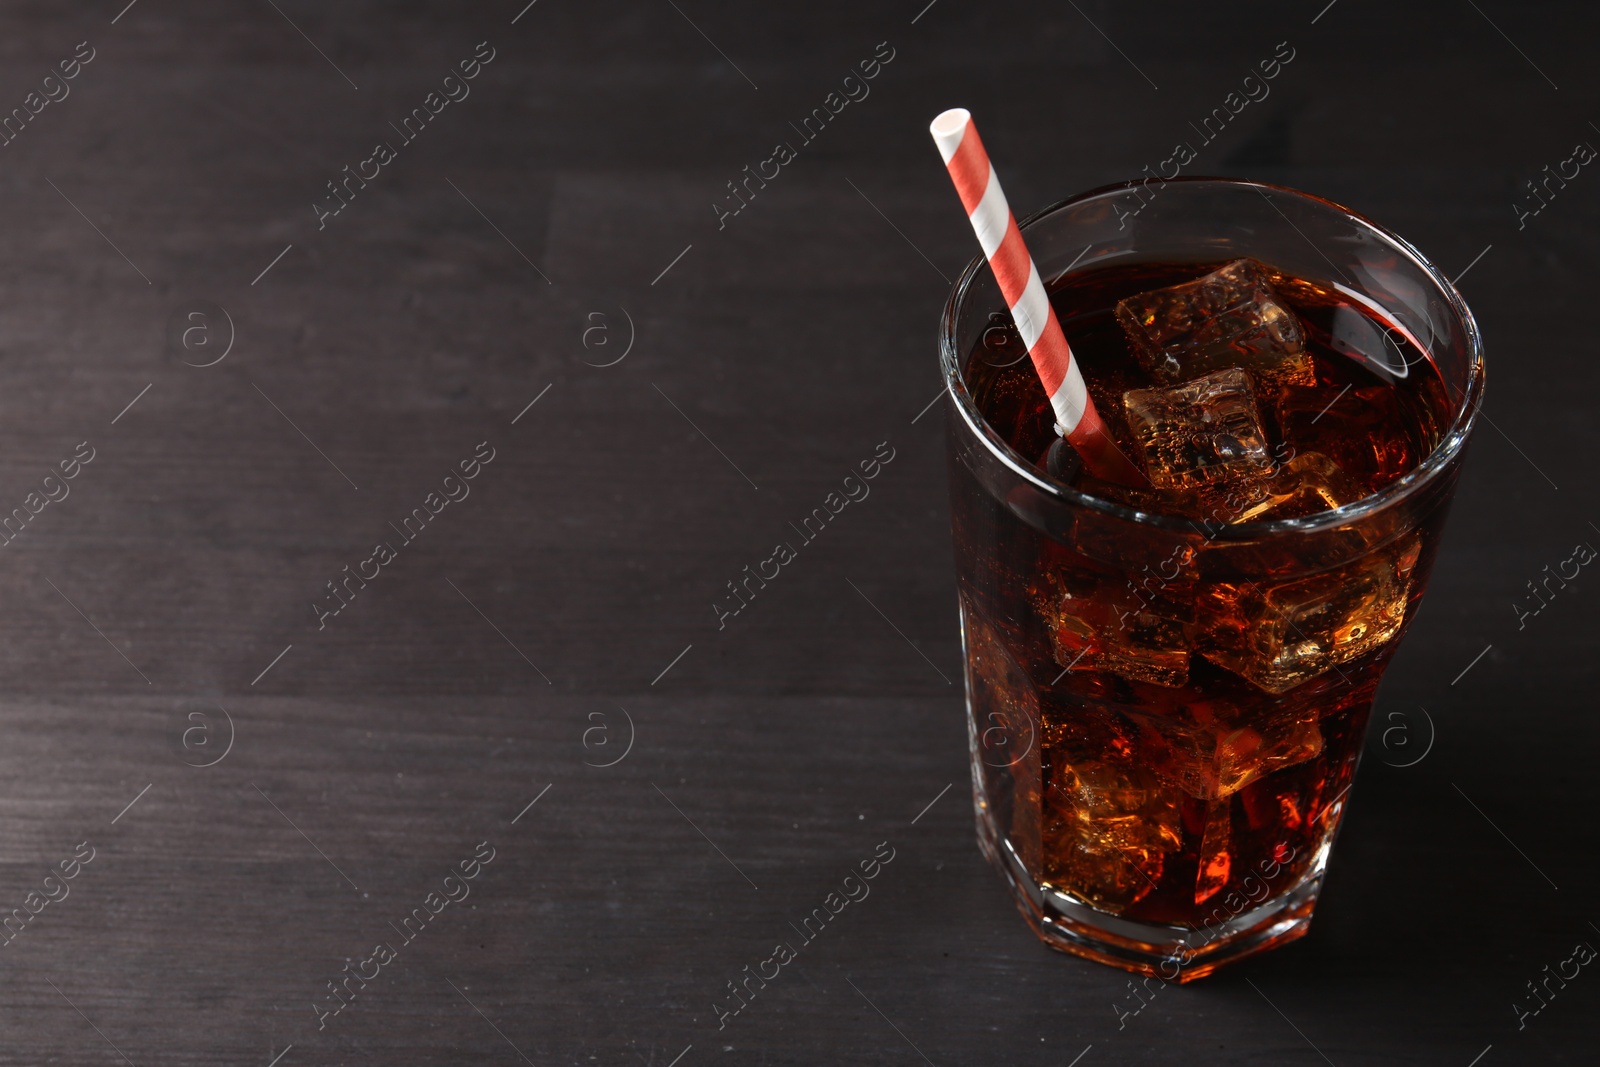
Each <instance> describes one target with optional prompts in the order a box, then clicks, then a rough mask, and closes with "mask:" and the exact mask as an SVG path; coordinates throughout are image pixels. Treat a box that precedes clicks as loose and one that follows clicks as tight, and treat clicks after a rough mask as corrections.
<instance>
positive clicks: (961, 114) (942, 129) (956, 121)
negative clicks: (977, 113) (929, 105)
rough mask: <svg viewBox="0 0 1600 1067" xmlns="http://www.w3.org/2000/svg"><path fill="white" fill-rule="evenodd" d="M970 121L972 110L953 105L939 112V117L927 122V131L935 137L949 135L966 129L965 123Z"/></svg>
mask: <svg viewBox="0 0 1600 1067" xmlns="http://www.w3.org/2000/svg"><path fill="white" fill-rule="evenodd" d="M971 121H972V112H970V111H968V110H967V109H966V108H964V107H953V108H951V109H950V110H949V111H944V112H941V113H940V114H939V117H938V118H936V119H934V120H933V121H932V122H931V123H929V124H928V132H929V133H931V134H933V135H934V136H935V137H951V136H953V135H955V134H958V133H960V132H961V131H962V130H964V129H966V127H967V123H968V122H971Z"/></svg>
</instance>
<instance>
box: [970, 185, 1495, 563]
mask: <svg viewBox="0 0 1600 1067" xmlns="http://www.w3.org/2000/svg"><path fill="white" fill-rule="evenodd" d="M1167 183H1174V184H1176V183H1182V184H1210V185H1222V186H1238V187H1240V188H1244V189H1255V190H1257V191H1261V190H1271V191H1273V192H1277V193H1285V194H1287V195H1289V196H1292V197H1296V198H1298V199H1301V200H1309V201H1312V202H1314V203H1317V204H1321V205H1323V206H1325V207H1328V208H1331V209H1333V210H1334V211H1336V212H1338V213H1340V214H1341V215H1343V216H1345V218H1346V219H1347V220H1349V221H1351V222H1353V223H1356V224H1359V225H1360V226H1363V227H1365V228H1366V229H1368V230H1370V231H1371V232H1372V233H1374V234H1375V235H1376V236H1377V237H1379V238H1380V239H1382V240H1383V241H1384V242H1386V243H1387V244H1389V245H1390V246H1392V247H1393V249H1394V250H1395V251H1396V252H1398V253H1399V254H1401V255H1402V256H1404V257H1405V258H1406V259H1408V260H1410V261H1411V262H1412V263H1413V264H1414V265H1415V266H1416V267H1417V268H1418V269H1419V270H1421V271H1422V272H1423V274H1425V275H1426V276H1427V277H1428V279H1429V280H1430V281H1431V282H1433V283H1434V285H1435V286H1437V288H1438V289H1439V291H1440V292H1441V293H1442V294H1443V295H1444V297H1445V299H1446V301H1448V303H1449V305H1450V307H1451V309H1452V310H1453V311H1454V312H1455V313H1456V315H1457V316H1458V317H1459V318H1460V320H1461V324H1462V327H1463V329H1464V332H1465V337H1466V348H1467V360H1468V368H1467V370H1468V373H1467V383H1466V387H1465V388H1464V389H1462V391H1461V399H1460V401H1459V402H1458V404H1457V410H1456V411H1455V415H1454V418H1453V419H1452V420H1451V422H1450V426H1449V428H1448V429H1447V430H1446V431H1445V432H1444V434H1443V435H1442V436H1441V437H1440V439H1439V443H1438V444H1437V445H1435V446H1434V449H1433V451H1432V452H1430V453H1428V455H1427V457H1426V458H1425V459H1424V460H1423V461H1422V462H1421V463H1419V464H1417V466H1416V467H1414V468H1412V470H1410V471H1409V472H1407V473H1406V474H1405V475H1404V476H1403V477H1401V478H1398V479H1396V480H1395V481H1393V482H1391V483H1390V484H1388V485H1386V486H1384V487H1383V488H1382V489H1380V490H1378V491H1377V492H1376V493H1372V494H1369V495H1368V496H1364V497H1362V498H1361V499H1360V500H1357V501H1355V502H1353V503H1350V504H1346V505H1344V506H1343V507H1338V508H1333V509H1330V510H1328V511H1319V512H1317V513H1316V514H1315V515H1307V516H1304V517H1302V518H1296V519H1273V520H1270V521H1266V522H1241V523H1235V524H1231V525H1220V524H1214V523H1207V522H1205V521H1204V520H1201V519H1186V518H1183V517H1181V516H1177V515H1167V514H1163V513H1158V512H1148V511H1140V510H1138V509H1137V508H1132V507H1128V506H1127V505H1124V504H1118V503H1116V502H1115V501H1111V500H1106V499H1104V498H1101V497H1097V496H1091V495H1090V494H1088V493H1085V492H1083V491H1081V490H1078V489H1073V488H1071V487H1070V486H1065V485H1061V484H1059V483H1057V482H1054V481H1051V480H1050V479H1048V478H1046V477H1045V476H1044V475H1042V474H1041V473H1039V472H1038V471H1037V470H1035V469H1034V466H1033V464H1032V463H1031V462H1029V461H1028V460H1027V459H1025V458H1024V457H1022V456H1020V455H1019V454H1018V453H1017V452H1016V451H1015V450H1014V449H1013V448H1012V447H1011V446H1010V445H1009V444H1007V443H1006V442H1005V441H1004V440H1003V439H1002V438H1001V437H1000V435H999V434H997V433H995V432H994V430H993V429H991V428H990V426H989V424H988V422H987V421H985V420H984V418H983V415H982V414H981V413H980V412H979V411H978V408H977V405H976V404H975V403H974V402H973V400H972V395H971V393H969V392H968V391H967V388H966V384H965V382H964V381H963V380H962V375H961V366H962V360H963V358H964V355H965V354H964V353H962V352H960V351H958V350H957V344H958V336H957V335H958V332H959V328H960V322H959V318H958V317H959V314H960V312H961V310H962V306H963V304H964V303H965V300H966V297H967V295H968V293H969V291H970V290H971V288H972V284H973V282H974V281H975V280H976V279H977V277H978V276H979V275H980V274H981V273H982V272H983V271H984V270H986V269H988V268H987V262H988V261H987V260H986V259H985V257H984V256H983V255H981V254H979V255H977V256H975V257H973V259H972V260H971V262H969V263H968V264H967V266H966V268H965V269H964V270H963V271H962V272H961V274H960V276H959V277H957V278H956V281H955V284H954V285H953V286H952V287H951V289H950V295H949V297H947V298H946V301H945V306H944V312H943V315H942V316H941V319H940V324H939V362H940V365H941V368H942V369H943V371H944V377H945V382H944V387H945V393H946V394H947V396H948V397H949V398H950V399H951V400H952V401H953V402H954V404H955V409H956V411H957V412H959V413H960V414H961V416H962V419H963V421H964V422H965V423H966V424H967V428H968V429H969V430H971V431H972V434H973V436H974V437H975V438H977V440H979V441H981V442H982V443H983V444H984V446H985V447H987V448H988V449H989V451H990V453H991V454H992V455H993V456H994V458H996V459H998V460H999V461H1000V462H1001V463H1003V464H1005V465H1006V466H1007V467H1009V468H1011V470H1012V471H1013V473H1015V474H1017V475H1018V476H1020V477H1021V478H1023V479H1024V480H1025V481H1027V482H1029V483H1030V484H1031V485H1032V486H1033V488H1035V489H1036V490H1039V491H1040V492H1043V493H1045V494H1046V495H1047V496H1051V497H1054V498H1056V499H1057V500H1060V501H1062V502H1064V503H1067V504H1071V505H1073V506H1076V507H1086V508H1088V509H1090V510H1092V511H1099V512H1102V513H1104V514H1107V515H1112V516H1114V517H1117V518H1120V519H1123V520H1126V521H1128V522H1133V523H1138V524H1140V525H1145V526H1155V527H1159V528H1163V529H1170V530H1179V531H1185V532H1190V533H1192V532H1195V531H1196V530H1197V529H1198V528H1200V527H1202V526H1204V527H1206V528H1207V530H1208V531H1210V532H1208V534H1207V537H1208V539H1211V540H1224V541H1255V540H1259V539H1261V538H1263V537H1269V536H1273V535H1278V534H1286V533H1317V532H1321V531H1323V530H1327V529H1332V528H1335V527H1339V526H1343V525H1346V524H1347V523H1350V522H1354V521H1358V520H1360V519H1363V518H1366V517H1367V516H1369V515H1372V514H1375V513H1377V512H1380V511H1384V510H1387V509H1388V508H1391V507H1395V506H1397V505H1399V504H1400V503H1402V502H1403V501H1405V500H1408V499H1410V498H1411V497H1412V496H1413V495H1414V494H1416V493H1417V492H1419V491H1420V490H1422V489H1423V488H1425V487H1427V486H1428V485H1431V484H1432V483H1433V482H1435V481H1436V480H1438V478H1439V477H1440V475H1441V474H1443V472H1444V471H1445V470H1446V469H1447V468H1449V466H1450V465H1451V463H1452V462H1453V461H1454V460H1455V459H1456V457H1457V456H1459V455H1460V454H1461V451H1462V449H1463V448H1465V447H1466V443H1467V438H1468V436H1469V435H1470V434H1471V432H1472V430H1473V428H1474V427H1475V426H1476V425H1477V417H1478V409H1479V407H1481V406H1482V403H1483V401H1482V396H1483V389H1484V364H1483V336H1482V334H1481V333H1480V332H1479V330H1478V322H1477V320H1476V319H1475V318H1474V317H1473V315H1472V310H1471V309H1470V308H1468V307H1467V303H1466V301H1465V300H1464V299H1462V297H1461V293H1460V292H1459V291H1458V290H1457V289H1456V287H1455V285H1454V283H1452V282H1451V281H1450V279H1449V278H1447V277H1446V276H1445V274H1444V272H1443V271H1441V270H1439V268H1438V267H1436V266H1434V264H1433V262H1432V261H1431V260H1429V259H1428V257H1427V256H1425V255H1423V254H1422V252H1421V251H1420V250H1419V249H1418V248H1417V247H1416V246H1415V245H1413V244H1412V243H1411V242H1410V241H1407V240H1406V239H1405V238H1404V237H1401V236H1400V235H1398V234H1396V233H1394V232H1393V231H1391V230H1389V229H1387V228H1386V227H1384V226H1382V225H1380V224H1378V223H1376V222H1374V221H1373V220H1372V219H1369V218H1367V217H1366V216H1365V215H1363V214H1361V213H1360V212H1358V211H1353V210H1351V209H1350V208H1347V207H1345V206H1344V205H1343V204H1339V203H1336V202H1334V201H1332V200H1329V199H1327V198H1326V197H1321V196H1317V195H1316V194H1314V193H1307V192H1303V191H1302V190H1299V189H1292V188H1290V187H1289V186H1286V185H1277V184H1275V183H1272V182H1258V181H1252V180H1250V179H1246V178H1213V177H1204V176H1200V175H1195V176H1180V177H1177V178H1171V179H1164V181H1163V184H1167ZM1142 184H1143V183H1142V181H1140V180H1138V179H1134V180H1129V181H1124V182H1114V183H1112V184H1110V185H1102V186H1098V187H1096V188H1093V189H1088V190H1085V191H1084V192H1081V193H1075V194H1073V195H1072V196H1069V197H1067V198H1066V199H1064V200H1058V201H1056V202H1055V203H1053V204H1050V205H1049V206H1047V207H1043V208H1040V209H1039V210H1038V211H1035V212H1033V213H1032V214H1030V215H1028V216H1027V217H1026V218H1024V219H1023V220H1021V221H1020V222H1019V223H1018V224H1017V226H1018V229H1020V230H1022V231H1023V232H1024V233H1026V231H1027V230H1028V228H1029V227H1030V226H1032V225H1034V224H1035V223H1036V222H1038V221H1040V220H1041V219H1043V218H1045V217H1046V216H1049V215H1052V214H1054V213H1056V212H1058V211H1061V210H1063V209H1065V208H1067V207H1071V206H1072V205H1074V204H1079V203H1082V202H1084V201H1087V200H1092V199H1096V198H1098V197H1103V196H1107V195H1111V194H1116V193H1125V192H1129V191H1131V190H1132V189H1133V188H1134V187H1135V186H1137V185H1142ZM1062 273H1066V272H1062ZM1050 280H1051V281H1053V280H1054V277H1052V278H1051V279H1050ZM1385 310H1387V309H1385ZM1428 355H1429V358H1430V359H1432V358H1433V354H1432V353H1431V352H1429V353H1428ZM1445 384H1446V394H1447V395H1448V392H1449V383H1448V382H1447V383H1445ZM1214 526H1215V527H1217V528H1216V529H1214V530H1213V529H1212V527H1214Z"/></svg>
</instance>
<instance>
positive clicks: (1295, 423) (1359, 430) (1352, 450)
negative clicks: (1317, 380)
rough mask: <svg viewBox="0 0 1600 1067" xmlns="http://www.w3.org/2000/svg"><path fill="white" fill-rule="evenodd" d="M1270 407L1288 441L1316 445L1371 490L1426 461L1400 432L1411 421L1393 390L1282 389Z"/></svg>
mask: <svg viewBox="0 0 1600 1067" xmlns="http://www.w3.org/2000/svg"><path fill="white" fill-rule="evenodd" d="M1274 407H1275V408H1276V411H1277V416H1278V427H1279V430H1280V431H1281V432H1282V434H1283V436H1284V438H1285V439H1286V440H1290V441H1316V442H1317V447H1318V449H1319V450H1321V451H1323V452H1324V453H1326V454H1327V456H1328V458H1330V459H1332V460H1333V461H1334V462H1335V463H1337V464H1338V465H1339V466H1340V467H1341V468H1342V469H1343V470H1344V471H1345V472H1346V473H1348V474H1349V475H1350V476H1351V477H1353V478H1356V479H1359V480H1361V481H1363V482H1365V483H1366V484H1367V485H1369V486H1374V487H1381V486H1384V485H1388V484H1389V483H1390V482H1392V481H1394V480H1395V479H1397V478H1399V477H1400V476H1401V475H1403V474H1406V473H1407V472H1409V471H1410V470H1412V469H1413V468H1414V467H1416V466H1417V464H1418V463H1420V462H1422V460H1423V458H1424V457H1423V455H1422V454H1421V453H1420V452H1419V451H1418V449H1417V448H1416V446H1415V443H1414V440H1413V434H1411V433H1407V432H1404V430H1405V429H1409V428H1410V427H1408V426H1407V423H1408V422H1409V421H1410V420H1409V419H1408V418H1407V415H1406V411H1405V409H1404V408H1403V407H1402V406H1401V403H1400V394H1399V392H1398V391H1397V390H1396V389H1395V388H1393V387H1391V386H1387V385H1372V386H1367V387H1365V388H1361V389H1354V388H1351V387H1349V386H1343V387H1337V388H1335V387H1332V386H1330V387H1320V386H1319V387H1317V388H1313V389H1301V388H1293V389H1285V390H1284V391H1283V392H1281V393H1280V394H1278V396H1277V397H1276V399H1275V401H1274ZM1418 430H1419V431H1421V428H1420V427H1419V428H1418ZM1397 431H1399V432H1397ZM1423 433H1424V434H1425V431H1423Z"/></svg>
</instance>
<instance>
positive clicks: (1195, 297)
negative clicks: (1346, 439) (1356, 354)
mask: <svg viewBox="0 0 1600 1067" xmlns="http://www.w3.org/2000/svg"><path fill="white" fill-rule="evenodd" d="M1116 315H1117V321H1118V322H1120V323H1121V324H1122V328H1123V330H1124V332H1125V333H1126V334H1127V336H1128V340H1129V341H1130V342H1131V343H1132V346H1133V351H1134V355H1135V357H1136V358H1137V359H1138V360H1139V362H1140V364H1141V365H1142V366H1143V367H1144V368H1145V370H1147V371H1149V372H1150V373H1151V374H1153V375H1155V376H1156V379H1157V380H1158V381H1162V382H1182V381H1188V380H1190V379H1192V378H1198V377H1200V376H1201V375H1204V374H1208V373H1210V372H1211V371H1214V370H1217V369H1219V368H1222V367H1242V368H1244V369H1245V370H1247V371H1249V372H1250V374H1251V376H1252V377H1253V378H1254V379H1255V382H1256V384H1257V385H1259V386H1261V387H1262V388H1272V387H1276V388H1281V387H1283V386H1287V385H1311V384H1313V383H1315V381H1316V373H1315V371H1314V370H1313V369H1312V365H1311V356H1310V355H1309V354H1308V353H1307V352H1306V348H1305V337H1304V333H1303V331H1302V330H1301V328H1300V320H1299V318H1298V317H1297V316H1296V315H1295V313H1294V312H1293V311H1292V310H1291V309H1290V308H1289V306H1288V305H1287V304H1285V303H1284V302H1283V300H1282V299H1281V298H1280V297H1279V296H1278V294H1277V293H1276V292H1274V291H1273V289H1272V286H1271V285H1270V284H1268V282H1267V275H1266V272H1265V271H1264V270H1263V268H1262V266H1261V264H1259V263H1257V262H1256V261H1255V260H1252V259H1238V260H1234V261H1233V262H1232V263H1229V264H1228V265H1227V266H1225V267H1222V268H1221V269H1219V270H1214V271H1212V272H1211V273H1210V274H1207V275H1206V276H1205V277H1203V278H1196V279H1195V280H1194V281H1192V282H1185V283H1184V284H1182V285H1174V286H1172V287H1170V288H1167V289H1155V290H1152V291H1151V292H1148V293H1140V294H1138V295H1137V296H1130V297H1125V298H1124V299H1122V300H1119V301H1118V302H1117V310H1116Z"/></svg>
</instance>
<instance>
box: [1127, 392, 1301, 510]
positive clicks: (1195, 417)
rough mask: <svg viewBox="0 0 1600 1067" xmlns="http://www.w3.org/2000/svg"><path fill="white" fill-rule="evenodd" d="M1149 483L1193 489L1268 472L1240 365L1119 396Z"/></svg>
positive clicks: (1262, 437) (1269, 467)
mask: <svg viewBox="0 0 1600 1067" xmlns="http://www.w3.org/2000/svg"><path fill="white" fill-rule="evenodd" d="M1122 406H1123V408H1124V410H1125V411H1126V413H1127V418H1128V429H1129V430H1131V431H1132V433H1133V437H1134V440H1135V441H1136V442H1137V443H1138V446H1139V450H1140V454H1141V456H1140V458H1141V459H1142V461H1143V463H1144V468H1145V473H1146V474H1147V475H1148V476H1149V478H1150V484H1151V485H1154V486H1156V487H1157V488H1161V489H1195V488H1199V487H1202V486H1215V485H1219V484H1221V483H1225V482H1231V481H1250V480H1254V479H1259V478H1263V477H1267V476H1269V475H1271V474H1272V471H1273V462H1272V457H1271V456H1270V455H1268V453H1267V439H1266V434H1265V432H1264V431H1263V430H1262V428H1261V414H1260V411H1259V410H1258V409H1257V408H1256V399H1255V394H1254V393H1253V392H1252V391H1251V388H1250V379H1249V377H1248V376H1247V375H1246V374H1245V373H1244V371H1242V370H1239V369H1238V368H1229V369H1227V370H1219V371H1215V372H1213V373H1211V374H1208V375H1206V376H1205V377H1203V378H1196V379H1195V380H1194V381H1191V382H1186V383H1184V384H1183V385H1178V386H1173V387H1172V388H1169V389H1130V390H1128V391H1127V392H1126V393H1123V394H1122Z"/></svg>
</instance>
